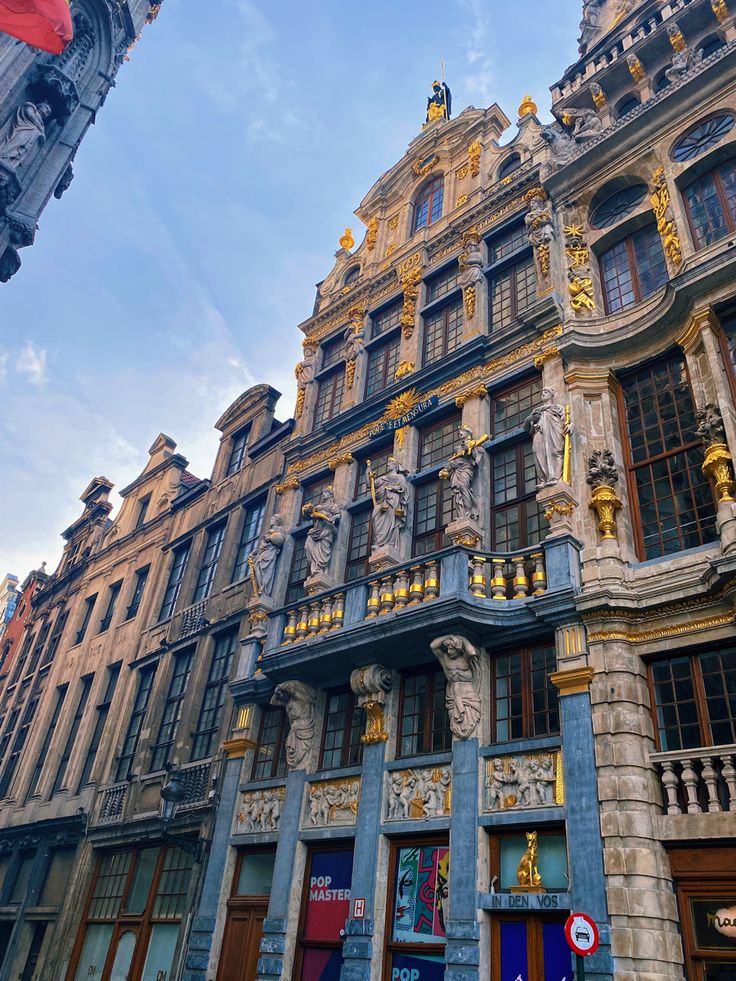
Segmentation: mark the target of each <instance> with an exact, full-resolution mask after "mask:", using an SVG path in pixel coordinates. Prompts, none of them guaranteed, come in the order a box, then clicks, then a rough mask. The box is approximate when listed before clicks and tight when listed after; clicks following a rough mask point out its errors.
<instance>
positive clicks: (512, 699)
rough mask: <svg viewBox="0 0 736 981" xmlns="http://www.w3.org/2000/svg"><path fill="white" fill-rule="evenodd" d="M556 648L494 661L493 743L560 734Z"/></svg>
mask: <svg viewBox="0 0 736 981" xmlns="http://www.w3.org/2000/svg"><path fill="white" fill-rule="evenodd" d="M556 665H557V659H556V654H555V648H554V646H553V645H552V646H546V647H533V648H530V649H528V650H523V651H517V652H515V653H513V654H503V655H501V656H500V657H496V658H494V659H493V662H492V675H493V682H492V684H493V689H492V697H491V705H492V707H493V731H494V737H493V741H494V742H497V743H503V742H509V740H512V739H531V738H534V737H535V736H551V735H556V734H557V733H558V732H559V731H560V712H559V706H558V694H557V689H556V688H555V686H554V685H553V684H552V682H551V681H550V680H549V676H550V673H551V672H553V671H555V670H556Z"/></svg>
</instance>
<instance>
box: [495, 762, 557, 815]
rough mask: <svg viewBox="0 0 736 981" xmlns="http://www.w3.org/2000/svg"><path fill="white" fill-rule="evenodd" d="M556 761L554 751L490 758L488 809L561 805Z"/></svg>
mask: <svg viewBox="0 0 736 981" xmlns="http://www.w3.org/2000/svg"><path fill="white" fill-rule="evenodd" d="M556 763H557V757H556V755H555V753H554V752H552V753H536V754H529V755H526V756H517V757H509V756H500V757H496V758H495V759H492V760H490V759H489V760H488V761H487V763H486V767H487V770H486V773H487V776H486V804H485V809H486V810H488V811H494V810H499V811H501V810H509V809H512V808H522V807H554V806H555V805H556V804H559V803H560V801H559V800H558V799H557V792H556V787H557V773H556Z"/></svg>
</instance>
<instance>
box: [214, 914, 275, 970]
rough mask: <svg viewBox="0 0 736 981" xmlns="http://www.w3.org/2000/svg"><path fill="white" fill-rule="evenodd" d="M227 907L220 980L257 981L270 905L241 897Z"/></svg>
mask: <svg viewBox="0 0 736 981" xmlns="http://www.w3.org/2000/svg"><path fill="white" fill-rule="evenodd" d="M227 907H228V908H227V919H226V920H225V933H224V936H223V938H222V953H221V954H220V965H219V968H218V971H217V981H255V977H256V974H257V966H258V957H259V950H260V946H261V934H262V933H263V921H264V919H265V918H266V915H267V913H268V904H267V903H264V902H263V901H262V900H261V901H253V900H248V899H243V898H240V897H238V898H237V899H231V900H230V901H229V902H228V904H227Z"/></svg>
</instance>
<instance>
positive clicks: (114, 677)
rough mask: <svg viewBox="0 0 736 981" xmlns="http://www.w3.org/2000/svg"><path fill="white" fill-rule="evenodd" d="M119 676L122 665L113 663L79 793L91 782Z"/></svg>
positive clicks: (80, 779) (108, 674)
mask: <svg viewBox="0 0 736 981" xmlns="http://www.w3.org/2000/svg"><path fill="white" fill-rule="evenodd" d="M119 677H120V665H119V664H113V665H112V666H111V667H110V668H108V670H107V684H106V686H105V693H104V695H103V696H102V701H101V702H100V704H99V705H98V706H97V718H96V720H95V728H94V731H93V733H92V739H91V740H90V744H89V749H88V750H87V755H86V756H85V758H84V766H83V767H82V775H81V776H80V778H79V786H78V788H77V793H79V791H80V790H81V789H82V787H84V786H85V785H86V784H88V783H89V781H90V778H91V776H92V767H93V766H94V765H95V760H96V759H97V753H98V751H99V748H100V743H101V742H102V736H103V733H104V731H105V724H106V722H107V717H108V715H109V714H110V706H111V705H112V699H113V696H114V694H115V687H116V685H117V683H118V678H119Z"/></svg>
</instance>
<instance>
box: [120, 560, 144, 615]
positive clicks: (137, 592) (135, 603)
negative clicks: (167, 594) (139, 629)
mask: <svg viewBox="0 0 736 981" xmlns="http://www.w3.org/2000/svg"><path fill="white" fill-rule="evenodd" d="M148 572H149V566H146V567H145V569H139V570H138V571H137V572H136V574H135V586H134V587H133V595H132V596H131V597H130V604H129V606H128V609H127V611H126V614H125V619H126V620H132V619H133V618H134V617H136V616H137V615H138V610H139V608H140V605H141V600H142V599H143V590H144V589H145V588H146V581H147V579H148Z"/></svg>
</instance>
